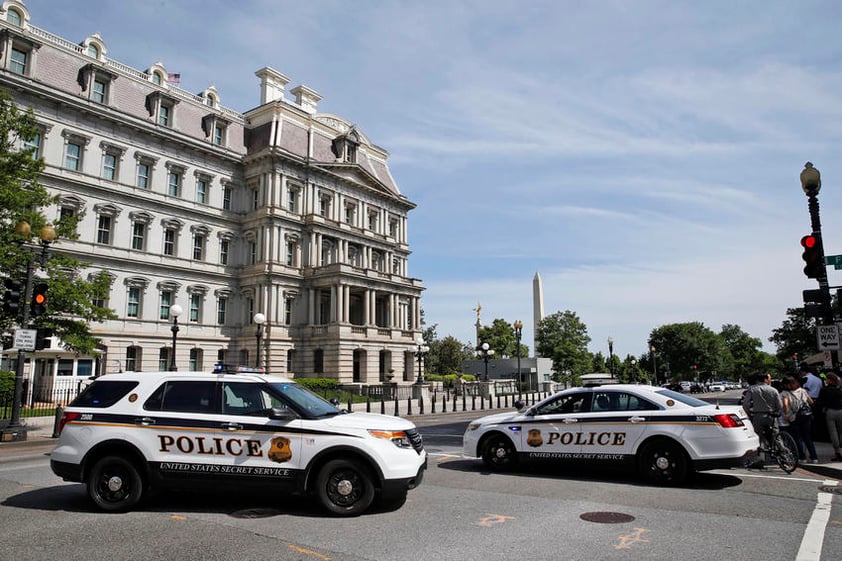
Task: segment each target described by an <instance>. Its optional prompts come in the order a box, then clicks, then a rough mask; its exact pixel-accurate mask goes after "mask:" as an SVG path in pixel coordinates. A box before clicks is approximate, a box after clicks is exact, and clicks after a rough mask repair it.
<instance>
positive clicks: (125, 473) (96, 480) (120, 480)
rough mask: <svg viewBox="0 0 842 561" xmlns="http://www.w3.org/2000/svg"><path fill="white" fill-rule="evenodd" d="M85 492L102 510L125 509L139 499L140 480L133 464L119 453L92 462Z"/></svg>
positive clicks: (141, 491) (140, 493)
mask: <svg viewBox="0 0 842 561" xmlns="http://www.w3.org/2000/svg"><path fill="white" fill-rule="evenodd" d="M86 483H87V486H88V495H89V496H90V497H91V500H93V502H94V503H95V504H96V505H97V506H98V507H99V508H100V509H102V510H104V511H106V512H126V511H127V510H130V509H131V508H132V507H134V506H135V505H137V504H138V503H139V502H140V500H141V499H142V498H143V493H144V490H145V489H144V483H143V478H142V477H141V476H140V472H139V471H138V470H137V468H136V467H135V466H134V464H133V463H132V462H131V461H129V460H127V459H126V458H123V457H120V456H105V457H103V458H100V459H99V460H97V461H96V463H95V464H94V466H93V468H91V471H90V473H89V474H88V477H87V481H86Z"/></svg>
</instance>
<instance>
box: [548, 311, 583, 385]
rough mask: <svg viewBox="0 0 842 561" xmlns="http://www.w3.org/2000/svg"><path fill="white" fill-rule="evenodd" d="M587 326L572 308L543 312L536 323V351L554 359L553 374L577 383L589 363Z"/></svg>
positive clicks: (560, 379)
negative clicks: (541, 317) (543, 315)
mask: <svg viewBox="0 0 842 561" xmlns="http://www.w3.org/2000/svg"><path fill="white" fill-rule="evenodd" d="M590 342H591V338H590V337H589V336H588V328H587V326H586V325H585V324H584V323H582V321H581V320H580V319H579V316H577V315H576V313H575V312H571V311H570V310H566V311H564V312H556V313H554V314H551V315H549V316H546V317H545V318H544V319H542V320H541V322H540V323H539V324H538V333H537V334H536V345H537V349H536V350H537V352H538V354H540V355H541V356H545V357H549V358H551V359H552V361H553V374H554V375H553V378H554V379H555V380H556V381H558V382H565V383H569V384H576V383H577V382H578V381H579V377H580V376H581V375H582V374H587V373H588V372H590V368H591V365H592V362H591V356H590V353H589V352H588V343H590Z"/></svg>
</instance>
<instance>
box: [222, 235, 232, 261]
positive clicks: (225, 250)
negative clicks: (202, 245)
mask: <svg viewBox="0 0 842 561" xmlns="http://www.w3.org/2000/svg"><path fill="white" fill-rule="evenodd" d="M230 251H231V242H230V241H229V240H219V264H220V265H227V264H228V254H229V253H230Z"/></svg>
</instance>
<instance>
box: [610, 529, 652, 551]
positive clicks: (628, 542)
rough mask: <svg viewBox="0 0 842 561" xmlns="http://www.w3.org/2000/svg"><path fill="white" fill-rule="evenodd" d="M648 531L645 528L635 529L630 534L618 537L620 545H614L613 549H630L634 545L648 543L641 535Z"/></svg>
mask: <svg viewBox="0 0 842 561" xmlns="http://www.w3.org/2000/svg"><path fill="white" fill-rule="evenodd" d="M648 531H649V530H647V529H646V528H635V529H634V532H632V533H631V534H626V535H625V536H620V538H619V539H620V543H619V544H617V545H615V546H614V549H631V546H632V545H634V544H636V543H649V540H647V539H644V538H643V534H644V533H646V532H648Z"/></svg>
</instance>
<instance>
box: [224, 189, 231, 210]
mask: <svg viewBox="0 0 842 561" xmlns="http://www.w3.org/2000/svg"><path fill="white" fill-rule="evenodd" d="M231 196H232V190H231V187H228V186H227V185H226V186H225V187H223V188H222V208H223V209H224V210H231Z"/></svg>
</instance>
